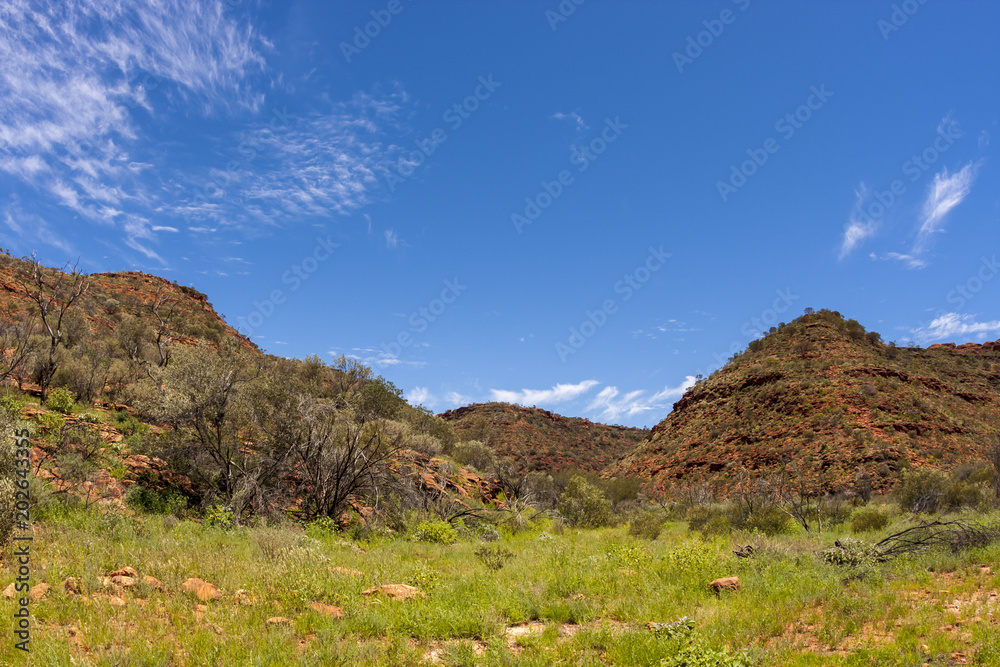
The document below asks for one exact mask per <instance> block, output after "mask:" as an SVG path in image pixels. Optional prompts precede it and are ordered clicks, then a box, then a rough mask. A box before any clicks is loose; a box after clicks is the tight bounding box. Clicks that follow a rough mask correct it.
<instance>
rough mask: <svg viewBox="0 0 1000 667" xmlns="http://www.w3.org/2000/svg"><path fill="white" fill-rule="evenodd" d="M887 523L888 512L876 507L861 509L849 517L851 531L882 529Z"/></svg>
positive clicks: (860, 531) (865, 531) (862, 531)
mask: <svg viewBox="0 0 1000 667" xmlns="http://www.w3.org/2000/svg"><path fill="white" fill-rule="evenodd" d="M888 525H889V513H888V512H886V511H885V510H883V509H879V508H877V507H870V508H867V509H861V510H858V511H857V512H855V513H854V515H853V516H852V517H851V532H852V533H867V532H874V531H876V530H882V529H883V528H885V527H886V526H888Z"/></svg>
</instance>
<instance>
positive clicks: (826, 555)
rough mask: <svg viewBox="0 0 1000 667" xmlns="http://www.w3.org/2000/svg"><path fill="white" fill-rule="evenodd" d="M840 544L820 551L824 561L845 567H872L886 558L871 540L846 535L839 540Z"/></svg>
mask: <svg viewBox="0 0 1000 667" xmlns="http://www.w3.org/2000/svg"><path fill="white" fill-rule="evenodd" d="M838 542H839V544H840V546H832V547H830V548H829V549H824V550H823V551H821V552H820V553H819V555H820V557H821V558H822V559H823V561H824V562H827V563H829V564H831V565H840V566H843V567H855V568H864V567H872V566H874V565H875V564H876V563H880V562H882V560H884V558H883V556H882V552H881V551H879V550H878V547H876V546H875V545H874V544H872V543H871V542H865V541H864V540H858V539H854V538H853V537H845V538H843V539H841V540H839V541H838Z"/></svg>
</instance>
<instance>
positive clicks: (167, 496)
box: [124, 484, 188, 516]
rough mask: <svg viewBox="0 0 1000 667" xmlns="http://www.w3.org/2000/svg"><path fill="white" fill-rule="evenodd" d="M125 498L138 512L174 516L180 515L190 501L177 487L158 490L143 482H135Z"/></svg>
mask: <svg viewBox="0 0 1000 667" xmlns="http://www.w3.org/2000/svg"><path fill="white" fill-rule="evenodd" d="M124 500H125V506H126V507H130V508H131V509H133V510H135V511H136V512H144V513H146V514H172V515H174V516H180V515H181V514H182V513H183V512H184V509H185V508H187V503H188V501H187V498H186V497H185V496H184V495H183V494H182V493H181V492H180V491H178V490H177V489H171V488H168V489H163V490H162V491H157V490H155V489H150V488H149V487H146V486H143V485H142V484H133V485H132V488H130V489H129V490H128V493H126V494H125V498H124Z"/></svg>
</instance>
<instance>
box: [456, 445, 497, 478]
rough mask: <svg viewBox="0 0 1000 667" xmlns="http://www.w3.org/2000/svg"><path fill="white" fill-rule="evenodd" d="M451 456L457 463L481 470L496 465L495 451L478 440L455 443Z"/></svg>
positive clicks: (484, 470)
mask: <svg viewBox="0 0 1000 667" xmlns="http://www.w3.org/2000/svg"><path fill="white" fill-rule="evenodd" d="M451 457H452V458H453V459H455V462H456V463H458V464H459V465H463V466H469V467H472V468H475V469H476V470H479V471H483V472H486V471H488V470H492V469H493V468H495V467H496V465H497V455H496V452H494V451H493V450H492V449H490V448H489V447H487V446H486V445H484V444H483V443H481V442H479V441H478V440H469V441H468V442H459V443H457V444H456V445H455V446H454V447H453V448H452V453H451Z"/></svg>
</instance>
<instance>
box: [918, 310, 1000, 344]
mask: <svg viewBox="0 0 1000 667" xmlns="http://www.w3.org/2000/svg"><path fill="white" fill-rule="evenodd" d="M996 332H1000V320H994V321H992V322H989V321H987V322H977V321H976V318H975V316H974V315H971V314H968V313H966V314H961V313H944V314H943V315H939V316H937V317H935V318H934V319H933V320H932V321H931V323H930V324H929V325H927V326H926V327H917V328H915V329H913V330H912V333H913V338H914V340H916V341H917V342H919V343H922V344H923V343H930V342H933V341H938V340H946V339H947V340H950V341H955V342H961V341H960V340H956V339H960V338H961V337H966V338H967V337H969V336H976V337H978V338H985V337H986V336H987V335H989V334H991V333H996Z"/></svg>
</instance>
